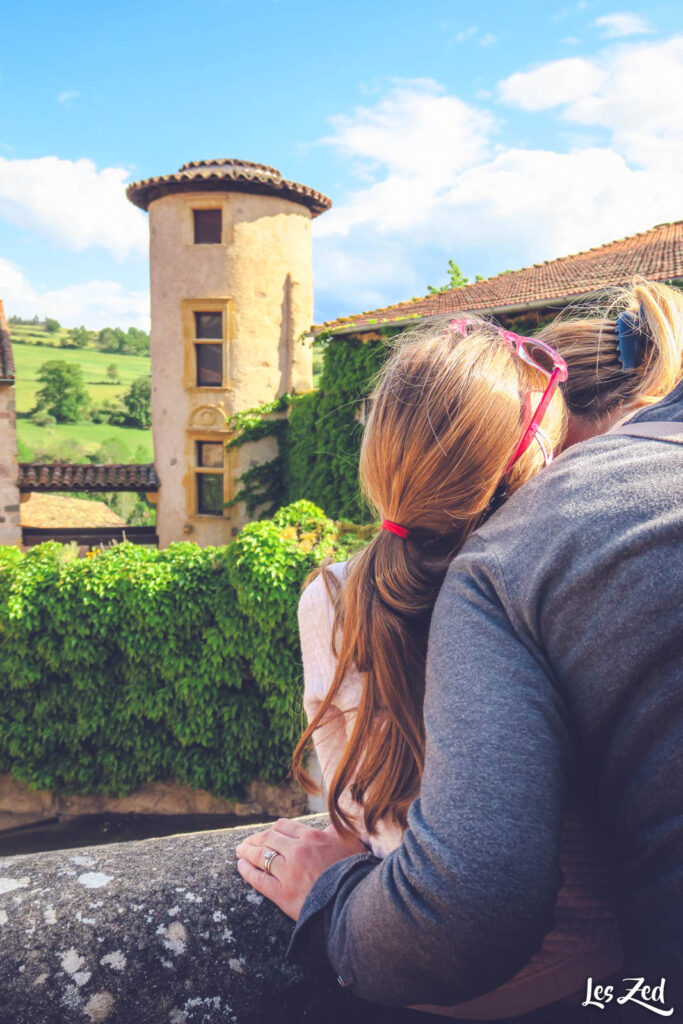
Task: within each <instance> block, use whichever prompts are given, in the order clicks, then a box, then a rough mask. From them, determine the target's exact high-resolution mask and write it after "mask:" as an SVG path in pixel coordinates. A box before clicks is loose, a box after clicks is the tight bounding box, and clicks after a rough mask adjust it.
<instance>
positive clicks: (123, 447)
mask: <svg viewBox="0 0 683 1024" xmlns="http://www.w3.org/2000/svg"><path fill="white" fill-rule="evenodd" d="M17 440H18V442H19V461H20V462H21V461H29V462H32V461H34V456H35V455H40V453H41V452H48V453H54V454H56V455H58V456H59V459H60V461H61V460H63V461H65V462H82V461H84V458H85V457H86V456H88V455H95V454H96V453H97V452H98V451H99V450H100V448H101V447H102V445H105V446H106V447H107V448H108V449H109V455H110V457H109V458H108V459H107V460H106V461H114V462H152V461H153V446H152V431H151V430H135V429H134V428H133V427H113V426H111V424H109V423H87V422H86V423H57V424H55V426H53V427H38V426H36V424H35V423H31V421H30V420H27V419H18V420H17ZM111 442H115V444H112V443H111ZM48 461H53V459H52V458H50V459H48Z"/></svg>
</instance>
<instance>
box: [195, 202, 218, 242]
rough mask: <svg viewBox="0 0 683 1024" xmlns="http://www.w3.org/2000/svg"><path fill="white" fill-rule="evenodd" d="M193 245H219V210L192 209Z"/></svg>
mask: <svg viewBox="0 0 683 1024" xmlns="http://www.w3.org/2000/svg"><path fill="white" fill-rule="evenodd" d="M192 212H193V214H194V243H195V245H220V244H221V229H222V211H221V210H193V211H192Z"/></svg>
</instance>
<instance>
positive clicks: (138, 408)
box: [123, 377, 152, 428]
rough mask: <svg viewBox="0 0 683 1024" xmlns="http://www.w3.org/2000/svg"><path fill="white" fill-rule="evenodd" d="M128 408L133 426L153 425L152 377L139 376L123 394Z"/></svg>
mask: <svg viewBox="0 0 683 1024" xmlns="http://www.w3.org/2000/svg"><path fill="white" fill-rule="evenodd" d="M123 402H124V405H125V406H126V408H127V409H128V415H129V417H130V423H131V426H134V427H143V428H145V427H150V426H151V425H152V381H151V378H150V377H138V378H137V380H134V381H133V383H132V384H131V386H130V387H129V389H128V391H127V392H126V394H125V395H124V396H123Z"/></svg>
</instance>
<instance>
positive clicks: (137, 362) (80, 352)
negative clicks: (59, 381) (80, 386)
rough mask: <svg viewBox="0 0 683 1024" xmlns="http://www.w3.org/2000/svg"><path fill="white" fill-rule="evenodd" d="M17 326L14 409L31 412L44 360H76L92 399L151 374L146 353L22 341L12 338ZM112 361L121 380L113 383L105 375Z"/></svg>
mask: <svg viewBox="0 0 683 1024" xmlns="http://www.w3.org/2000/svg"><path fill="white" fill-rule="evenodd" d="M16 330H17V328H15V329H14V330H13V331H12V351H13V353H14V362H15V365H16V374H17V380H16V394H17V412H30V411H31V409H33V408H34V406H35V393H36V391H37V390H38V389H39V388H40V386H41V385H40V382H39V381H38V371H39V369H40V367H41V366H42V365H43V363H47V362H48V361H49V360H52V359H61V360H63V361H64V362H65V363H75V364H76V365H77V366H80V368H81V370H82V371H83V376H84V378H85V382H86V385H87V387H88V391H89V393H90V396H91V398H92V399H93V401H95V402H102V401H103V400H104V399H105V398H109V399H111V398H116V397H123V394H124V392H126V391H127V390H128V388H129V387H130V385H131V384H132V382H133V381H134V380H135V379H136V378H137V377H143V376H145V375H146V374H149V373H150V368H151V367H150V361H149V359H148V358H147V357H146V356H126V355H118V354H117V353H115V352H97V351H95V350H94V349H87V348H86V349H77V348H64V349H62V348H57V347H55V348H51V347H48V346H45V345H35V344H23V343H21V342H19V341H17V340H15V338H14V334H15V331H16ZM112 363H114V364H115V366H116V367H117V369H118V371H119V377H120V383H112V381H110V380H109V378H108V377H107V367H108V366H110V365H111V364H112Z"/></svg>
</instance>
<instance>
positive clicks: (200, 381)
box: [195, 344, 223, 388]
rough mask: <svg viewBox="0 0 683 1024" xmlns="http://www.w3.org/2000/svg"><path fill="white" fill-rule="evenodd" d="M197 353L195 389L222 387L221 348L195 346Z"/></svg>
mask: <svg viewBox="0 0 683 1024" xmlns="http://www.w3.org/2000/svg"><path fill="white" fill-rule="evenodd" d="M195 352H196V353H197V387H198V388H221V387H223V346H222V345H206V344H200V345H195Z"/></svg>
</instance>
